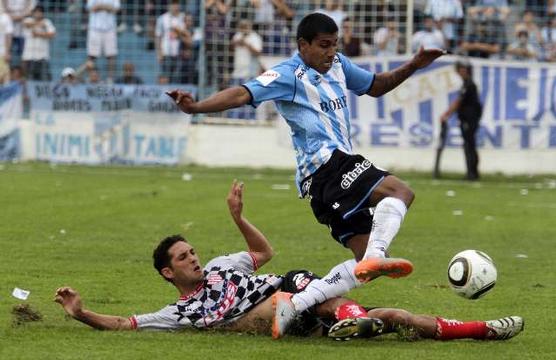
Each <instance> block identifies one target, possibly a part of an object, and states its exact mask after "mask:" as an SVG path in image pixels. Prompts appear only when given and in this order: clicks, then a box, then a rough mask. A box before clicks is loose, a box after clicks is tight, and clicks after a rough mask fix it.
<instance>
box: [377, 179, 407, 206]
mask: <svg viewBox="0 0 556 360" xmlns="http://www.w3.org/2000/svg"><path fill="white" fill-rule="evenodd" d="M387 197H393V198H396V199H399V200H401V201H403V203H404V204H405V206H406V207H407V208H409V207H410V206H411V204H412V203H413V200H415V193H414V192H413V190H411V188H410V187H409V186H408V185H407V184H406V183H404V182H403V181H402V180H400V179H399V178H397V177H396V176H394V175H388V176H386V177H385V178H384V180H382V181H381V182H380V184H378V186H377V187H376V188H375V189H374V190H373V192H372V194H371V197H370V199H369V201H370V204H369V205H370V206H371V207H374V206H378V204H379V203H380V202H381V201H382V200H384V199H385V198H387Z"/></svg>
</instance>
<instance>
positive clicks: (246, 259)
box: [222, 251, 259, 274]
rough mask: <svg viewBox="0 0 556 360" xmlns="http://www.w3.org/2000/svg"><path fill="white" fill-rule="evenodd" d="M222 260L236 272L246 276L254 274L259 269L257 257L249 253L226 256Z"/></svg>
mask: <svg viewBox="0 0 556 360" xmlns="http://www.w3.org/2000/svg"><path fill="white" fill-rule="evenodd" d="M222 260H224V261H227V262H228V263H229V264H230V265H231V266H232V267H233V268H234V269H235V270H238V271H241V272H243V273H246V274H252V273H254V272H255V271H256V270H257V269H258V268H259V266H258V264H257V259H256V258H255V256H254V255H253V254H252V253H250V252H247V251H241V252H238V253H234V254H229V255H226V256H224V257H223V259H222Z"/></svg>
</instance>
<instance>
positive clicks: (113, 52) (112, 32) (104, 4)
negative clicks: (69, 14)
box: [87, 0, 120, 83]
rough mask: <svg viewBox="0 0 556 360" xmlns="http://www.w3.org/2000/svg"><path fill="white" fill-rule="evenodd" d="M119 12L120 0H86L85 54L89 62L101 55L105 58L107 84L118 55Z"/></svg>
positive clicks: (111, 78) (112, 76)
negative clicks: (87, 15)
mask: <svg viewBox="0 0 556 360" xmlns="http://www.w3.org/2000/svg"><path fill="white" fill-rule="evenodd" d="M119 10H120V0H87V11H89V27H88V32H87V54H88V55H89V60H91V61H96V59H97V58H98V57H100V56H101V55H104V56H105V57H106V60H107V62H108V77H107V82H108V83H111V82H112V81H113V78H114V70H115V67H116V56H117V55H118V36H117V33H116V13H117V12H118V11H119Z"/></svg>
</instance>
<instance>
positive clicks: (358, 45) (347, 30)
mask: <svg viewBox="0 0 556 360" xmlns="http://www.w3.org/2000/svg"><path fill="white" fill-rule="evenodd" d="M341 28H342V36H341V38H340V45H341V49H342V53H343V54H344V55H345V56H349V57H352V56H361V55H362V53H363V50H362V41H361V39H360V38H359V37H357V36H355V35H353V24H352V22H351V19H350V18H345V19H344V22H343V23H342V27H341Z"/></svg>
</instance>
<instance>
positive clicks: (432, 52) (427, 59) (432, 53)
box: [411, 46, 446, 69]
mask: <svg viewBox="0 0 556 360" xmlns="http://www.w3.org/2000/svg"><path fill="white" fill-rule="evenodd" d="M445 54H446V50H443V49H426V50H425V48H424V47H422V46H421V47H420V48H419V51H417V54H415V55H414V56H413V59H412V60H411V62H412V64H413V65H414V66H415V67H416V68H417V69H422V68H424V67H427V66H429V65H430V64H431V63H432V62H433V61H434V60H436V59H437V58H439V57H440V56H442V55H445Z"/></svg>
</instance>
